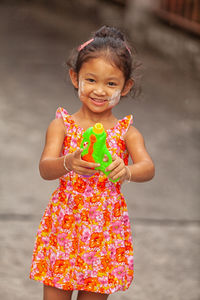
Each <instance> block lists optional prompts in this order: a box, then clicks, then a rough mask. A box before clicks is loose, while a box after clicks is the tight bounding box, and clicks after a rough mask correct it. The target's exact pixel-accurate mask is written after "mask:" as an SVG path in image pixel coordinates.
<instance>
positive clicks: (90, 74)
mask: <svg viewBox="0 0 200 300" xmlns="http://www.w3.org/2000/svg"><path fill="white" fill-rule="evenodd" d="M85 76H94V77H96V75H95V74H93V73H86V74H85ZM106 80H116V81H117V80H118V78H117V77H109V78H106Z"/></svg>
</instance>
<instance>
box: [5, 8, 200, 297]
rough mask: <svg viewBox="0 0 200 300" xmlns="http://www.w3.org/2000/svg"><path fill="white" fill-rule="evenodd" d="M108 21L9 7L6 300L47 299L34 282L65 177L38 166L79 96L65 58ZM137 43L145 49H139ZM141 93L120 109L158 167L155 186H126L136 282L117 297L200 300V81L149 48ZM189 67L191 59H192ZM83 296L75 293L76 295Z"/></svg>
mask: <svg viewBox="0 0 200 300" xmlns="http://www.w3.org/2000/svg"><path fill="white" fill-rule="evenodd" d="M98 27H99V25H96V24H95V23H94V20H90V19H89V18H87V17H85V18H84V17H80V16H79V17H78V18H75V16H74V15H73V14H71V13H70V11H69V13H68V15H66V16H65V17H64V16H62V17H59V16H58V14H57V13H56V12H53V10H46V9H44V8H41V7H37V6H31V5H28V4H26V5H25V4H24V5H16V6H15V5H6V4H2V3H0V86H1V87H0V133H1V156H0V165H1V175H0V228H1V229H0V261H1V263H0V299H2V300H41V299H42V285H41V284H40V283H37V282H34V281H31V280H30V279H29V270H30V264H31V257H32V251H33V245H34V240H35V236H36V232H37V228H38V225H39V222H40V219H41V217H42V215H43V212H44V209H45V207H46V206H47V203H48V200H49V198H50V195H51V193H52V192H53V190H54V189H55V187H56V186H57V183H58V182H57V181H55V182H50V181H49V182H48V181H44V180H42V179H41V177H40V175H39V171H38V162H39V159H40V155H41V152H42V150H43V145H44V140H45V132H46V129H47V127H48V125H49V123H50V122H51V120H52V119H53V118H54V116H55V111H56V109H57V107H59V106H62V107H65V108H66V109H67V110H68V112H69V113H74V112H75V111H76V110H77V109H78V108H79V105H80V104H79V100H78V98H77V96H76V93H75V91H74V89H73V87H72V85H71V83H70V81H69V79H68V76H67V69H66V67H65V62H66V60H67V58H68V56H69V54H70V52H71V50H72V48H74V47H76V46H78V45H79V44H81V43H83V42H84V41H86V40H87V39H88V38H89V36H90V33H91V32H92V31H95V30H96V29H97V28H98ZM135 46H136V48H137V45H135ZM138 56H139V57H138V59H139V60H141V61H142V63H143V71H142V72H143V74H144V76H143V80H142V94H141V95H140V97H139V99H136V100H132V99H129V98H127V99H124V100H123V101H121V102H120V104H119V105H118V106H117V107H116V108H115V110H114V112H115V114H116V116H117V117H118V118H122V117H123V116H125V115H128V114H130V113H132V114H133V116H134V125H135V126H136V127H137V128H138V129H139V131H140V132H142V134H143V136H144V138H145V142H146V146H147V149H148V150H149V153H150V155H151V156H152V158H153V160H154V162H155V166H156V176H155V178H154V179H153V181H151V182H148V183H140V184H138V183H129V184H125V185H124V187H123V192H124V194H125V198H126V200H127V205H128V209H129V216H130V219H131V223H132V232H133V238H134V249H135V257H134V259H135V280H134V282H133V283H132V285H131V287H130V288H129V289H128V290H127V291H126V292H120V293H116V294H113V295H111V296H110V297H109V299H110V300H119V299H120V300H147V299H148V300H199V299H200V284H199V282H200V260H199V253H200V203H199V195H200V184H199V178H200V168H199V146H200V139H199V131H200V119H199V113H200V102H199V98H200V85H199V82H198V80H197V79H196V77H195V75H194V76H192V74H191V72H189V73H187V72H181V71H180V70H179V69H177V68H176V66H175V65H174V64H172V62H170V61H168V60H167V59H166V58H163V57H161V56H159V55H158V54H157V53H156V52H155V53H153V52H151V51H148V49H144V50H142V51H141V53H139V55H138ZM183 63H184V62H183ZM74 299H75V295H74Z"/></svg>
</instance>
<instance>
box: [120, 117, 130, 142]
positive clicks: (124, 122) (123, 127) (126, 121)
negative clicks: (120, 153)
mask: <svg viewBox="0 0 200 300" xmlns="http://www.w3.org/2000/svg"><path fill="white" fill-rule="evenodd" d="M131 124H133V116H132V115H128V116H126V117H124V118H123V119H121V120H119V129H120V132H121V137H123V136H124V135H125V134H126V133H127V131H128V129H129V127H130V125H131Z"/></svg>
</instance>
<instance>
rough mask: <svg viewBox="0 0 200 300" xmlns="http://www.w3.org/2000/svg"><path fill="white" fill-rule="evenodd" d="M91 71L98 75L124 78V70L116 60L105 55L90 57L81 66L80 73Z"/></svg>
mask: <svg viewBox="0 0 200 300" xmlns="http://www.w3.org/2000/svg"><path fill="white" fill-rule="evenodd" d="M83 73H84V74H86V73H91V74H94V75H96V76H105V77H107V76H108V77H112V76H113V77H120V78H124V74H123V72H122V71H121V70H120V69H119V68H118V67H117V66H116V65H115V64H114V62H112V61H110V60H108V59H104V58H103V57H98V58H90V59H89V60H88V61H86V62H84V63H83V64H82V66H81V69H80V72H79V74H83Z"/></svg>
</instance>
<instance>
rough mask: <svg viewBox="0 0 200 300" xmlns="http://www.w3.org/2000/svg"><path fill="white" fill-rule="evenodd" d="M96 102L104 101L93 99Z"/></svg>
mask: <svg viewBox="0 0 200 300" xmlns="http://www.w3.org/2000/svg"><path fill="white" fill-rule="evenodd" d="M93 100H94V101H96V102H104V101H105V100H101V99H93Z"/></svg>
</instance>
